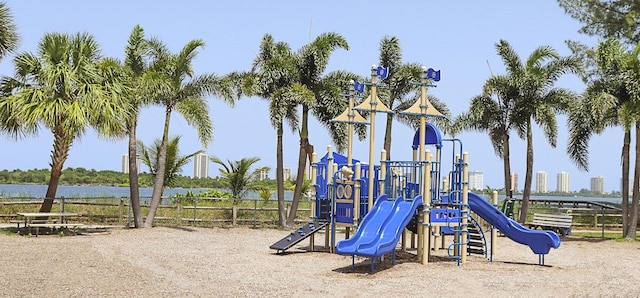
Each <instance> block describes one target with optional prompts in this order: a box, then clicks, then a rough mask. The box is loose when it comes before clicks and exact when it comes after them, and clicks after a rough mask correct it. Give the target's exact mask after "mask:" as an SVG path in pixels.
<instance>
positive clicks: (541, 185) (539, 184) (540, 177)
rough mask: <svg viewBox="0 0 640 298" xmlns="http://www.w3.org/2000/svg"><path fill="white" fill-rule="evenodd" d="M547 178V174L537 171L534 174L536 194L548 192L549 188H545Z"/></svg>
mask: <svg viewBox="0 0 640 298" xmlns="http://www.w3.org/2000/svg"><path fill="white" fill-rule="evenodd" d="M547 183H548V178H547V172H545V171H538V172H537V173H536V192H538V193H545V192H548V191H549V187H548V186H547Z"/></svg>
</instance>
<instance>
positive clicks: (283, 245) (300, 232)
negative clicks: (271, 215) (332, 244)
mask: <svg viewBox="0 0 640 298" xmlns="http://www.w3.org/2000/svg"><path fill="white" fill-rule="evenodd" d="M328 224H329V222H327V221H319V220H317V219H314V220H312V221H309V222H308V223H306V224H305V225H304V226H301V227H300V228H299V229H297V230H295V231H292V232H291V233H289V235H287V236H285V237H284V238H282V239H280V241H278V242H276V243H274V244H273V245H271V246H269V248H270V249H275V250H276V251H277V253H283V252H284V251H285V250H287V249H289V248H291V247H293V246H294V245H296V244H298V243H300V241H302V240H304V239H307V238H309V236H311V235H313V234H314V233H315V232H317V231H320V230H322V229H323V228H324V227H326V226H327V225H328Z"/></svg>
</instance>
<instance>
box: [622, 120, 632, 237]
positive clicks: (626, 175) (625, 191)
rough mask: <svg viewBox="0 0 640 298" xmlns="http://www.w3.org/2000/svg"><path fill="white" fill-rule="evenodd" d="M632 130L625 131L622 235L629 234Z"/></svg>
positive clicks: (626, 235)
mask: <svg viewBox="0 0 640 298" xmlns="http://www.w3.org/2000/svg"><path fill="white" fill-rule="evenodd" d="M630 147H631V131H625V132H624V143H623V145H622V237H625V238H626V237H628V236H629V234H628V233H629V164H630V161H629V154H630V153H629V150H630Z"/></svg>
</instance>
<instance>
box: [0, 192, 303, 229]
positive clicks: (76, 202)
mask: <svg viewBox="0 0 640 298" xmlns="http://www.w3.org/2000/svg"><path fill="white" fill-rule="evenodd" d="M145 199H146V198H145ZM145 199H142V198H141V201H145ZM190 201H192V202H189V203H188V204H187V200H185V201H183V202H184V203H183V202H176V203H174V204H161V205H159V206H158V211H157V213H156V216H155V218H154V221H156V222H157V221H160V222H165V223H170V224H177V225H184V224H188V225H192V226H197V225H206V224H217V225H221V224H222V225H225V224H233V225H235V224H245V225H254V226H256V225H265V224H267V225H277V224H278V208H274V207H269V206H258V203H260V204H263V205H264V204H271V205H272V204H275V202H264V201H260V202H259V201H256V200H251V201H240V202H239V206H234V205H233V200H228V199H220V198H197V200H190ZM304 203H305V202H301V205H300V206H302V207H301V208H298V210H297V213H296V221H295V222H296V223H300V222H306V221H307V220H308V218H309V216H310V215H311V213H310V212H311V209H310V208H304V205H303V204H304ZM41 204H42V200H41V199H40V200H37V199H33V198H27V199H17V200H16V199H0V222H9V221H10V220H13V219H16V218H17V215H16V212H24V211H37V209H38V208H39V207H40V205H41ZM211 204H219V205H220V206H211ZM246 205H252V206H246ZM140 207H141V209H142V211H143V212H142V214H143V216H144V215H146V212H145V211H147V210H148V208H149V204H146V203H145V204H141V206H140ZM286 207H287V208H286V215H288V214H289V212H290V206H289V204H287V206H286ZM52 211H73V212H75V213H78V214H79V216H78V221H82V222H86V223H108V224H118V225H125V226H129V225H132V224H133V218H132V217H133V216H132V210H131V208H130V204H129V199H128V198H100V199H94V198H90V199H86V198H56V199H54V207H53V210H52ZM143 220H144V218H143Z"/></svg>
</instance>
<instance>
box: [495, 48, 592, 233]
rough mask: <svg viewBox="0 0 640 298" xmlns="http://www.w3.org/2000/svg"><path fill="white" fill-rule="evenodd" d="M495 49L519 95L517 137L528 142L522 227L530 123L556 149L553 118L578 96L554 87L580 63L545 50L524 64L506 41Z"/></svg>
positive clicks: (529, 175) (529, 172) (527, 187)
mask: <svg viewBox="0 0 640 298" xmlns="http://www.w3.org/2000/svg"><path fill="white" fill-rule="evenodd" d="M496 49H497V51H498V55H499V56H500V58H502V61H503V62H504V64H505V66H506V70H507V75H506V76H507V78H508V80H509V81H511V83H510V85H513V86H515V87H516V90H517V91H518V96H517V97H516V98H515V99H516V104H515V106H514V110H515V115H517V119H515V121H514V123H516V131H517V133H518V135H519V136H520V137H521V138H525V139H526V141H527V154H526V156H527V158H526V160H527V161H526V163H527V164H526V174H525V182H524V191H523V195H522V206H521V209H520V217H519V221H520V222H522V223H524V222H525V221H526V218H527V209H528V207H529V197H530V195H531V182H532V180H533V132H532V127H533V123H536V124H538V125H540V126H541V127H542V131H543V133H544V135H545V137H546V139H547V141H548V142H549V144H550V145H551V146H552V147H555V146H556V139H557V130H558V125H557V120H556V116H555V115H556V113H561V112H565V111H566V110H567V109H568V106H569V104H570V102H572V101H575V100H576V98H577V96H576V95H575V94H574V93H573V92H571V91H570V90H567V89H564V88H558V87H554V84H555V83H556V81H557V80H558V78H559V77H560V76H562V75H563V74H566V73H569V72H572V73H579V72H580V71H581V62H580V60H578V59H577V58H575V57H560V56H559V55H558V53H557V52H556V51H555V50H554V49H553V48H551V47H548V46H541V47H538V48H536V49H535V50H534V51H533V52H532V53H531V54H530V55H529V57H528V58H527V60H526V61H524V62H523V61H521V60H520V57H519V56H518V54H517V53H516V52H515V51H514V50H513V48H512V47H511V45H510V44H509V43H508V42H507V41H505V40H500V41H499V42H498V44H497V45H496Z"/></svg>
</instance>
